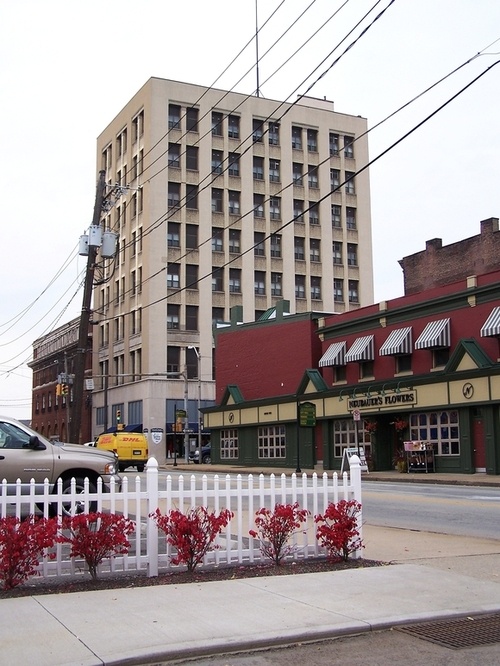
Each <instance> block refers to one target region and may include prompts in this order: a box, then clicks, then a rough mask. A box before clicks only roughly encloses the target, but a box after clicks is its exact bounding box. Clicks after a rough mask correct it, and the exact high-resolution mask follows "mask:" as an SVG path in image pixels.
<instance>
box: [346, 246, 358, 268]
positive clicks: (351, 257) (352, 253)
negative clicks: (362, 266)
mask: <svg viewBox="0 0 500 666" xmlns="http://www.w3.org/2000/svg"><path fill="white" fill-rule="evenodd" d="M347 265H348V266H357V265H358V246H357V245H356V244H355V243H347Z"/></svg>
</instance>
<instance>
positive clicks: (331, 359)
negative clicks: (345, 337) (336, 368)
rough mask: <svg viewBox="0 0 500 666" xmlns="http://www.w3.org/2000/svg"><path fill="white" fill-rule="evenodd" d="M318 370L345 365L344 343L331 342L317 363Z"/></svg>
mask: <svg viewBox="0 0 500 666" xmlns="http://www.w3.org/2000/svg"><path fill="white" fill-rule="evenodd" d="M318 365H319V367H320V368H324V367H326V366H328V365H345V341H344V342H333V343H332V344H331V345H330V346H329V347H328V349H327V350H326V352H325V353H324V354H323V356H322V357H321V358H320V359H319V363H318Z"/></svg>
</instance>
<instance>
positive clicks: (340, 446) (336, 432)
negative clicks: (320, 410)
mask: <svg viewBox="0 0 500 666" xmlns="http://www.w3.org/2000/svg"><path fill="white" fill-rule="evenodd" d="M358 443H359V446H362V447H364V450H365V456H367V457H369V455H370V453H371V433H370V432H369V431H368V430H366V429H365V422H364V421H359V422H358ZM333 444H334V452H333V455H334V457H335V458H342V457H343V455H344V449H346V448H347V447H353V446H356V422H355V421H353V420H352V419H342V420H338V421H335V422H334V424H333Z"/></svg>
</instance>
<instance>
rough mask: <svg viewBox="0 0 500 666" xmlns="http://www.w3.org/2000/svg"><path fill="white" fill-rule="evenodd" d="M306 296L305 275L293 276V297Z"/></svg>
mask: <svg viewBox="0 0 500 666" xmlns="http://www.w3.org/2000/svg"><path fill="white" fill-rule="evenodd" d="M305 297H306V277H305V275H296V276H295V298H305Z"/></svg>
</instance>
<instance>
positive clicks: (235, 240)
mask: <svg viewBox="0 0 500 666" xmlns="http://www.w3.org/2000/svg"><path fill="white" fill-rule="evenodd" d="M229 252H231V254H240V252H241V231H240V230H239V229H229Z"/></svg>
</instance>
